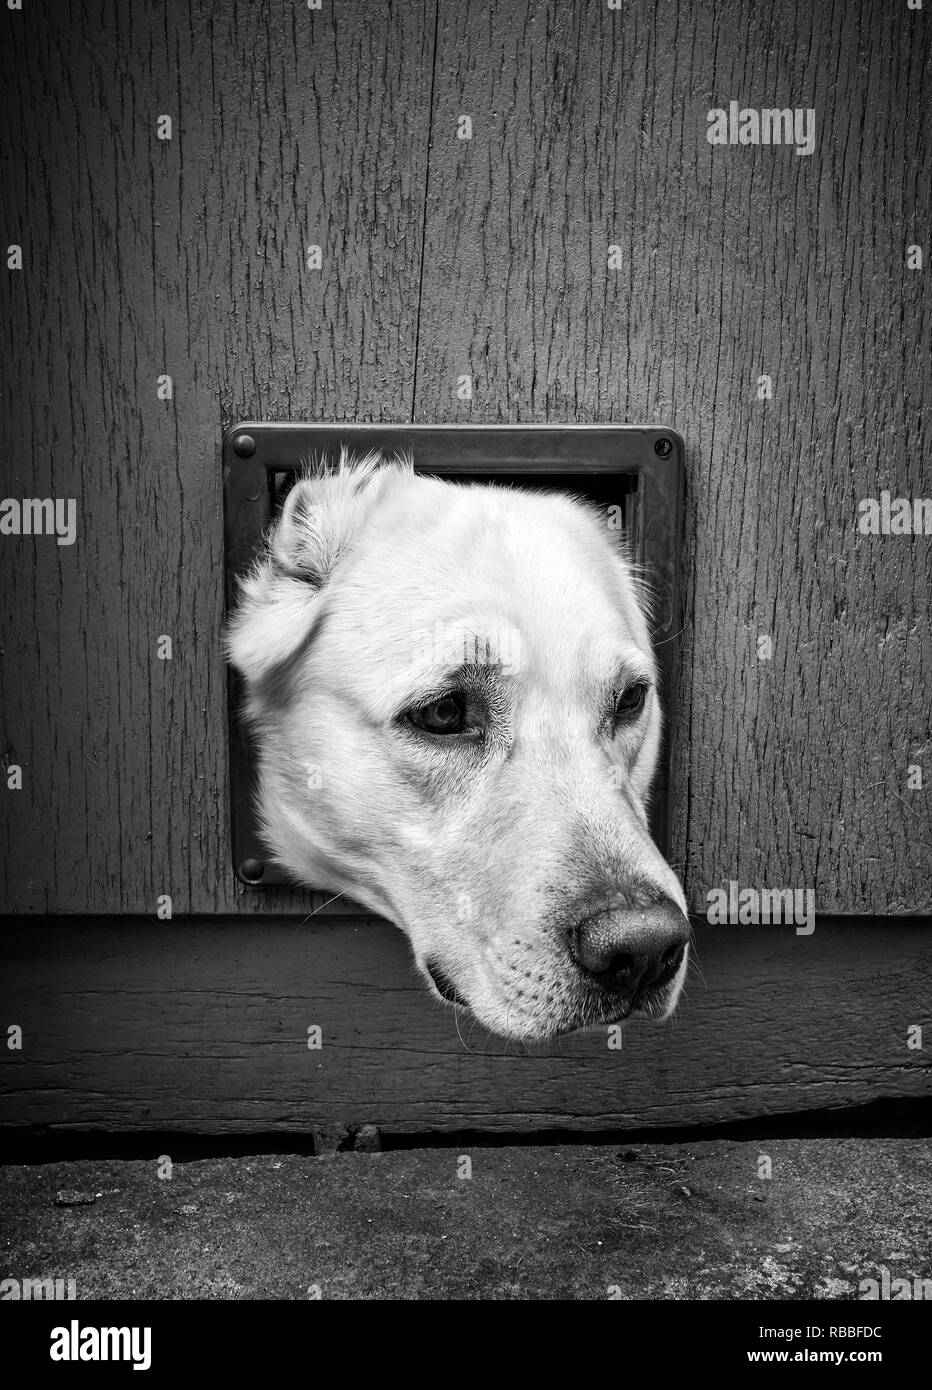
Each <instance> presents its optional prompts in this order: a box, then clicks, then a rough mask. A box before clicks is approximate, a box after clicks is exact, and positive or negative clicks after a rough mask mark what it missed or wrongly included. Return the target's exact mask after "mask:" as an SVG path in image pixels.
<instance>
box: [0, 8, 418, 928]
mask: <svg viewBox="0 0 932 1390" xmlns="http://www.w3.org/2000/svg"><path fill="white" fill-rule="evenodd" d="M433 22H434V10H433V6H432V5H430V4H428V3H427V0H425V3H423V4H421V3H405V5H404V6H401V5H398V6H393V7H384V8H375V9H374V10H373V12H372V13H371V14H370V13H369V9H368V7H366V6H359V5H356V4H353V3H348V2H347V3H337V4H336V5H331V4H327V5H325V6H324V9H323V11H322V12H321V13H320V14H314V13H313V12H311V11H309V10H308V9H307V8H306V6H302V5H298V4H295V3H290V0H272V2H271V3H264V4H251V3H243V2H242V0H240V2H239V3H234V4H231V5H215V4H211V3H209V2H208V0H194V3H192V4H191V5H189V6H174V5H168V4H161V3H159V4H154V5H150V4H145V5H144V4H141V3H139V4H133V5H132V6H128V5H125V4H120V3H116V0H108V2H107V3H97V2H96V0H87V3H85V4H74V5H70V6H60V5H53V4H52V3H46V4H40V3H30V4H29V5H27V6H26V8H25V10H24V11H23V12H22V13H18V14H10V13H9V12H8V11H6V7H4V14H3V20H2V23H3V27H4V35H5V40H7V42H6V43H5V47H6V49H7V54H6V61H5V65H4V66H5V79H4V93H3V106H4V119H3V160H2V164H0V169H2V179H3V188H2V194H3V207H4V213H5V215H4V219H3V224H4V233H5V234H6V230H7V228H14V229H15V235H14V232H13V231H10V233H9V235H8V236H7V239H6V240H5V241H4V243H3V245H4V249H5V247H6V245H7V244H8V242H11V241H17V242H22V244H23V246H24V251H25V267H24V270H23V272H22V273H20V274H15V275H14V274H9V273H8V272H6V270H5V268H4V271H3V279H2V294H3V308H4V312H3V313H2V315H0V335H2V352H3V361H4V364H5V366H7V365H10V366H12V369H13V370H12V372H11V383H10V385H11V389H9V390H7V391H6V392H5V393H4V397H3V403H2V407H0V411H2V413H0V440H2V459H0V468H2V478H3V484H2V489H3V495H4V496H17V497H19V496H59V497H75V498H76V499H77V502H78V516H79V539H78V542H77V543H76V544H75V545H74V546H73V547H70V548H66V547H58V546H56V544H55V542H54V540H52V539H50V538H38V539H31V538H22V539H11V538H8V537H4V538H3V544H2V546H0V563H2V565H3V570H4V586H5V588H4V591H5V594H6V596H7V597H6V600H5V602H4V605H3V615H2V628H3V632H2V637H3V650H4V660H3V669H2V682H3V689H2V697H3V740H4V744H3V750H4V752H5V754H6V757H7V761H9V762H18V763H20V764H22V765H23V767H24V770H25V787H24V789H23V791H22V792H19V793H15V794H14V793H7V792H6V791H5V790H4V794H3V797H2V803H0V804H2V809H3V814H4V818H5V825H4V834H3V846H2V851H0V852H2V854H3V856H4V859H5V864H4V868H5V875H4V877H5V883H6V897H5V900H4V906H5V907H6V908H8V909H12V910H29V911H64V912H68V911H83V910H85V909H87V910H91V911H94V910H96V911H101V912H108V911H111V912H112V911H129V910H133V911H154V909H155V904H156V897H157V895H159V894H164V893H167V894H170V895H171V896H172V898H173V902H174V907H175V910H176V911H198V910H211V909H213V908H216V907H217V906H218V904H226V906H227V907H228V908H232V909H235V908H236V907H237V906H238V905H239V904H240V903H241V900H242V899H241V894H240V893H239V891H238V890H237V888H236V887H235V883H234V879H233V875H232V870H231V866H230V862H229V852H228V847H227V786H226V776H227V772H226V739H225V700H226V686H225V677H224V669H223V662H222V658H221V653H220V644H219V633H220V624H221V605H222V592H223V572H222V524H221V514H220V506H221V491H220V436H221V432H222V429H223V428H224V426H225V425H227V424H229V423H231V422H232V421H233V420H234V419H235V418H236V417H239V416H241V415H247V414H248V415H253V416H264V417H269V418H286V417H288V416H304V417H308V418H325V419H376V420H380V419H408V418H410V413H411V404H412V391H413V374H414V373H413V364H414V344H415V334H416V310H417V285H418V278H419V271H420V238H421V231H422V226H423V195H424V187H425V170H426V157H427V138H428V130H429V116H428V109H427V102H428V94H429V89H430V80H429V79H430V71H431V66H430V65H431V59H432V53H433ZM161 114H170V115H171V116H172V119H173V123H174V130H173V138H172V140H171V141H170V142H168V141H166V142H160V141H159V140H158V139H157V138H156V120H157V117H158V116H159V115H161ZM312 242H313V243H319V244H320V245H321V247H322V249H323V256H324V268H323V271H322V272H321V273H314V272H310V271H307V270H306V269H305V267H304V248H305V246H306V245H307V244H308V243H312ZM4 261H5V257H4ZM162 373H170V374H171V376H172V378H173V382H174V399H173V401H171V402H164V401H160V400H158V399H157V394H156V390H157V378H158V377H159V376H160V375H161V374H162ZM162 633H166V634H170V635H171V636H172V638H173V643H174V659H173V660H172V661H171V662H162V661H159V660H157V659H156V639H157V637H158V636H159V634H162ZM294 901H295V899H294V898H292V902H294ZM268 906H269V904H268V902H267V900H266V901H265V902H263V907H264V908H265V907H268ZM249 910H252V905H251V904H250V905H249Z"/></svg>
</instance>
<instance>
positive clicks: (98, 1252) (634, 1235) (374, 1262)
mask: <svg viewBox="0 0 932 1390" xmlns="http://www.w3.org/2000/svg"><path fill="white" fill-rule="evenodd" d="M168 1157H170V1155H168ZM768 1162H769V1165H770V1172H771V1174H772V1175H771V1176H770V1177H767V1176H766V1173H767V1172H768ZM159 1171H160V1169H159V1164H158V1163H157V1162H156V1161H155V1160H154V1159H153V1160H152V1161H122V1160H121V1161H111V1160H106V1161H82V1162H73V1163H57V1164H49V1165H47V1166H39V1167H29V1166H16V1167H6V1168H3V1169H0V1251H2V1255H0V1277H2V1278H3V1279H8V1278H12V1279H17V1280H20V1281H22V1280H24V1279H28V1278H37V1277H43V1278H51V1277H61V1278H66V1279H74V1281H75V1290H76V1295H77V1297H78V1298H79V1299H81V1298H94V1297H103V1298H186V1299H196V1298H240V1299H248V1298H288V1299H306V1298H308V1297H321V1298H340V1299H345V1298H367V1299H369V1298H467V1299H483V1298H488V1299H515V1298H516V1299H540V1298H578V1299H589V1298H601V1299H604V1298H608V1297H610V1296H614V1297H619V1296H620V1297H623V1298H632V1299H639V1298H667V1299H675V1298H703V1299H714V1298H755V1299H792V1298H823V1299H857V1298H858V1297H859V1296H860V1295H859V1289H858V1286H859V1283H860V1281H861V1280H863V1279H867V1278H875V1279H877V1280H878V1282H880V1281H881V1279H882V1277H883V1271H884V1269H886V1270H887V1271H889V1277H890V1278H893V1279H897V1278H906V1279H909V1280H911V1281H912V1280H913V1279H915V1278H917V1277H925V1278H932V1240H930V1236H932V1142H930V1141H929V1140H923V1139H802V1140H796V1139H794V1140H787V1139H783V1140H764V1141H755V1142H753V1143H744V1142H736V1141H724V1140H723V1141H720V1142H713V1143H697V1144H690V1143H682V1144H673V1145H668V1144H664V1145H649V1144H648V1145H645V1144H637V1145H632V1146H631V1147H617V1146H577V1145H559V1146H548V1147H533V1148H531V1147H503V1148H477V1149H470V1150H466V1149H463V1150H462V1151H458V1150H456V1149H451V1148H434V1149H410V1150H395V1151H391V1152H386V1153H372V1154H366V1153H347V1154H337V1155H334V1156H332V1157H322V1158H305V1157H297V1156H294V1155H282V1156H270V1155H262V1156H256V1157H247V1158H224V1159H208V1160H201V1161H197V1162H184V1163H175V1164H174V1165H173V1167H172V1169H171V1176H170V1177H167V1176H165V1177H161V1178H160V1177H159ZM161 1171H162V1172H163V1173H167V1172H168V1164H167V1163H164V1162H163V1163H162V1166H161Z"/></svg>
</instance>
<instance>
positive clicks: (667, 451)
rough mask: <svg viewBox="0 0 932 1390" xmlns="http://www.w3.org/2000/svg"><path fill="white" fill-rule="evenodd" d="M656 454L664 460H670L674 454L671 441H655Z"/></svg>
mask: <svg viewBox="0 0 932 1390" xmlns="http://www.w3.org/2000/svg"><path fill="white" fill-rule="evenodd" d="M654 453H655V454H657V455H659V457H660V458H662V459H668V458H669V457H670V455H671V454H672V453H673V442H672V440H669V439H655V440H654Z"/></svg>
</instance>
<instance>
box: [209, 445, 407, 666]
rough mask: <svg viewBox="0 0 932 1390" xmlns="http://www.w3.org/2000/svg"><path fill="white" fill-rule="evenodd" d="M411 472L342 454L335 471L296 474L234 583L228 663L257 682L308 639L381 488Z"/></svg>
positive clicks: (404, 462) (403, 465)
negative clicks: (264, 540)
mask: <svg viewBox="0 0 932 1390" xmlns="http://www.w3.org/2000/svg"><path fill="white" fill-rule="evenodd" d="M410 472H411V465H410V463H409V462H408V461H407V460H401V461H400V463H398V464H383V463H382V460H381V458H380V457H379V456H378V455H368V456H367V457H366V458H364V459H362V460H360V461H358V462H357V461H355V460H353V459H351V458H350V457H349V456H348V455H347V454H346V453H344V454H342V455H341V457H340V461H339V463H338V465H337V466H336V468H335V469H333V470H332V471H329V472H322V473H319V474H317V475H315V476H310V477H306V478H300V479H299V480H298V482H297V483H295V485H294V487H293V488H292V489H291V491H290V492H289V494H288V496H287V497H286V499H285V502H284V505H283V507H282V512H281V517H280V518H279V521H278V523H277V524H276V525H275V527H274V528H273V529H272V531H271V532H270V535H269V538H268V545H267V550H266V554H265V556H264V557H263V558H262V559H261V560H260V561H259V562H258V564H257V565H256V567H255V568H254V569H253V571H252V573H251V574H249V575H248V576H247V577H246V578H245V579H243V580H241V583H240V592H241V598H240V603H239V606H238V607H237V610H236V612H235V614H234V615H233V617H232V619H231V620H230V623H229V625H228V627H227V632H226V650H227V656H228V658H229V660H230V661H231V662H232V663H233V665H234V666H235V667H236V668H237V669H238V670H239V671H240V672H241V673H242V674H243V675H244V676H245V677H246V680H247V681H257V680H260V679H262V678H263V677H264V676H266V675H268V674H269V672H270V671H272V670H273V669H274V668H275V667H276V666H278V665H279V664H280V663H281V662H283V661H287V660H288V658H289V657H291V656H293V655H294V653H295V652H297V651H298V649H299V648H300V647H301V646H302V645H303V644H304V643H305V642H306V641H307V640H308V638H309V637H310V635H311V633H312V631H313V627H314V623H315V622H316V620H317V617H318V613H319V610H320V600H321V594H322V592H323V590H324V589H325V588H326V586H327V583H328V581H329V580H330V579H331V578H332V576H333V574H334V571H335V570H336V568H337V565H338V563H339V561H340V559H341V558H342V556H343V555H345V554H346V552H347V551H348V550H349V549H350V547H351V546H352V543H353V541H354V540H355V539H356V537H357V536H358V535H359V533H360V531H361V530H362V529H363V527H364V526H365V524H366V521H367V520H368V518H369V516H370V514H371V512H372V510H373V509H374V507H375V506H376V505H377V504H378V502H379V500H380V498H381V497H382V495H383V493H384V491H385V489H386V487H387V486H389V485H390V484H391V482H392V481H393V480H397V479H398V477H399V475H400V474H402V473H408V474H410Z"/></svg>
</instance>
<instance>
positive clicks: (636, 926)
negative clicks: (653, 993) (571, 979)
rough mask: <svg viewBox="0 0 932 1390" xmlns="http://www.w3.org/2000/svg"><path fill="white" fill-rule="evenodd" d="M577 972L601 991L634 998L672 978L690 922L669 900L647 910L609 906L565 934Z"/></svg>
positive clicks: (680, 961)
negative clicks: (588, 978)
mask: <svg viewBox="0 0 932 1390" xmlns="http://www.w3.org/2000/svg"><path fill="white" fill-rule="evenodd" d="M569 940H570V951H571V953H572V955H573V958H574V960H575V961H576V963H577V965H578V966H579V967H580V969H581V970H583V971H584V972H585V974H586V975H587V976H589V977H590V978H591V979H592V980H593V981H594V982H595V983H597V984H599V985H601V986H602V987H603V988H604V989H609V990H612V991H613V992H615V993H618V994H622V995H625V996H626V997H629V998H630V997H633V996H634V995H635V994H638V993H643V992H644V991H646V990H648V989H652V988H655V987H660V986H662V985H665V984H667V983H668V982H669V981H670V980H672V979H673V977H674V976H675V975H676V972H677V971H678V970H679V968H680V965H681V964H682V961H683V956H684V954H685V952H686V944H687V942H688V941H689V922H688V921H687V919H686V918H685V917H684V916H683V914H682V912H681V911H680V910H679V908H678V907H677V906H676V905H675V904H674V903H672V902H670V901H669V900H668V899H664V900H662V901H661V902H658V903H656V904H655V905H653V906H651V907H637V908H631V909H624V908H614V909H612V910H611V911H605V912H600V913H597V914H596V915H594V916H591V917H587V918H586V919H585V920H584V921H582V922H581V923H579V925H578V926H576V927H575V928H574V929H573V930H572V931H571V932H570V938H569Z"/></svg>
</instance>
